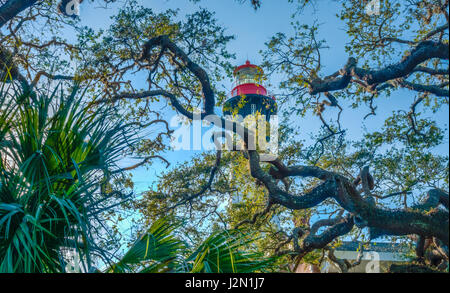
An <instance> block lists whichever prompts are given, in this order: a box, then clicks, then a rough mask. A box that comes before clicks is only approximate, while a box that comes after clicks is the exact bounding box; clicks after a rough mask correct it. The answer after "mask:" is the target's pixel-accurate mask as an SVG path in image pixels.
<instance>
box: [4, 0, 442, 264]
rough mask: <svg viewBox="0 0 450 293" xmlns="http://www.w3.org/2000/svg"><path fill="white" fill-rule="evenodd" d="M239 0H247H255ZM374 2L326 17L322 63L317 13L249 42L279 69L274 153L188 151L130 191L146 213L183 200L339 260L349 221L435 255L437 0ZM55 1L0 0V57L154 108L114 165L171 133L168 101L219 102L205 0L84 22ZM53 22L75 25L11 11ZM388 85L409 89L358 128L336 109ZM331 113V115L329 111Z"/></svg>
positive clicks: (11, 71)
mask: <svg viewBox="0 0 450 293" xmlns="http://www.w3.org/2000/svg"><path fill="white" fill-rule="evenodd" d="M105 2H111V1H105ZM291 2H295V4H296V5H299V8H300V9H299V10H297V13H298V14H297V15H296V17H298V16H299V15H301V12H302V10H301V9H302V8H303V7H305V5H307V4H309V3H310V2H313V1H291ZM251 4H252V5H254V7H255V8H258V7H260V6H261V5H264V1H251ZM313 4H314V3H313ZM380 4H381V5H380V11H379V13H375V14H370V15H369V14H367V11H366V9H365V8H366V5H367V3H366V1H356V0H355V1H342V9H341V10H340V12H339V17H340V18H341V20H342V21H343V22H344V23H345V24H346V30H347V35H348V44H347V47H346V51H347V53H348V55H349V56H350V57H349V58H348V60H342V64H343V66H342V68H337V69H336V71H335V73H332V74H329V73H325V72H324V70H323V67H324V66H323V64H322V63H321V54H324V50H326V43H325V41H324V40H321V39H319V38H318V35H319V32H320V26H318V25H314V26H307V25H303V24H301V20H299V22H298V23H296V24H295V25H294V29H295V34H294V35H293V36H287V35H285V34H283V33H279V34H277V35H276V36H274V37H273V38H272V39H271V40H270V41H269V42H268V43H267V50H265V51H264V52H262V54H263V57H264V58H265V59H266V60H267V62H266V63H265V67H266V71H267V72H281V73H282V74H283V75H284V77H285V79H284V81H283V82H282V83H281V84H280V89H281V90H283V91H284V92H285V94H286V95H285V98H283V99H279V103H280V106H281V109H282V112H283V113H285V115H284V117H283V123H282V139H281V143H282V145H281V151H280V156H279V158H278V159H277V160H275V161H272V162H269V163H261V162H260V160H259V154H258V152H257V151H252V150H244V151H242V152H235V153H221V152H219V153H215V154H214V153H213V154H206V155H204V156H201V157H199V158H197V159H195V160H194V161H193V162H190V163H186V164H184V165H182V166H180V168H177V169H176V170H174V171H172V172H170V173H167V174H166V175H164V177H163V178H162V181H161V183H160V185H159V188H158V190H157V191H149V192H148V193H147V194H146V196H145V197H144V200H143V201H141V202H140V203H139V207H140V208H141V209H142V211H143V212H144V214H146V215H147V217H148V218H149V219H154V218H155V217H156V216H157V215H158V214H161V213H169V212H171V213H173V214H174V215H178V216H180V215H183V216H186V217H188V218H189V216H191V215H192V218H193V219H195V220H196V221H197V222H193V223H209V222H211V223H213V224H214V225H217V226H218V225H224V226H227V227H228V228H230V227H235V226H243V225H245V226H248V227H249V228H250V229H255V230H258V231H259V232H261V233H263V234H262V235H265V236H267V235H270V237H267V240H265V241H261V242H260V243H261V244H260V245H261V249H266V250H267V251H270V252H271V253H274V254H277V255H292V256H294V257H296V259H297V261H302V260H303V261H305V260H306V261H309V259H308V258H309V257H310V256H311V254H314V256H313V259H314V260H311V261H317V260H320V259H321V258H323V257H321V256H320V254H319V255H317V252H318V251H323V255H324V256H325V255H327V256H328V258H329V259H330V260H332V261H335V262H336V263H337V264H338V265H339V266H340V268H341V270H342V271H347V270H348V269H349V268H350V267H351V266H353V265H355V264H357V262H356V263H348V262H345V261H343V260H339V259H336V258H335V257H334V254H333V249H334V247H335V244H336V240H337V239H342V236H345V235H350V234H351V235H353V236H354V237H356V239H361V236H360V233H361V232H362V231H368V235H367V236H366V238H365V239H366V240H370V239H376V238H378V237H381V236H388V237H406V236H408V237H410V238H413V239H414V240H415V241H417V245H416V254H417V259H418V260H419V261H425V262H426V264H427V265H430V266H431V265H434V266H435V267H437V268H439V269H445V267H446V266H448V237H449V236H448V219H449V215H448V156H445V157H444V156H440V155H436V153H435V152H434V151H433V148H434V147H436V146H439V145H442V144H443V143H444V141H445V139H448V137H446V133H445V131H444V130H443V129H442V125H440V123H439V122H440V121H436V119H434V118H429V116H427V113H430V112H431V113H439V112H443V111H444V112H445V111H448V96H449V92H448V59H449V55H448V54H449V53H448V1H438V0H426V1H425V0H424V1H395V0H391V1H381V3H380ZM83 5H85V3H83ZM57 6H58V3H56V2H53V1H45V2H40V1H5V4H3V5H2V6H1V7H0V16H1V19H2V23H0V24H1V29H2V40H4V41H2V47H1V52H0V53H1V56H0V57H1V59H2V64H3V67H2V69H1V71H0V72H3V73H2V74H3V75H2V76H5V77H6V76H7V75H8V76H9V77H10V79H12V80H13V81H14V82H19V83H21V84H23V86H24V87H25V88H28V89H30V90H32V88H33V87H34V86H35V85H36V84H37V83H38V82H42V81H41V77H46V78H47V79H49V80H67V81H76V82H77V83H79V84H80V86H85V87H87V88H88V89H89V91H91V93H93V95H92V96H94V97H96V98H95V99H94V100H93V101H92V107H101V106H102V104H104V103H120V105H122V106H124V109H127V111H124V114H123V115H124V117H125V118H126V119H127V121H129V123H132V124H134V125H135V126H136V127H137V128H142V129H148V128H149V127H151V126H154V125H156V124H158V125H159V124H161V125H162V128H160V129H158V131H156V135H154V136H153V137H151V138H143V139H142V140H141V142H140V143H139V144H138V145H137V146H130V148H129V149H128V150H127V151H128V153H129V154H130V153H131V154H134V155H138V156H139V157H140V158H141V161H139V162H137V163H136V164H134V165H132V166H129V167H126V168H124V169H123V170H121V171H129V170H132V169H135V168H137V167H140V166H144V165H146V166H150V164H151V162H152V160H154V159H161V160H164V157H163V156H161V151H164V150H167V139H166V137H168V136H170V134H171V130H170V128H169V127H168V123H167V120H168V117H165V115H167V112H165V111H164V110H163V108H164V106H165V105H166V104H170V105H171V106H172V107H173V108H174V110H175V111H177V112H178V113H180V114H182V115H184V116H185V117H186V118H188V119H192V118H193V110H194V107H197V108H201V111H202V112H201V116H202V117H203V118H205V119H209V118H208V115H214V114H215V106H219V105H221V103H222V102H223V99H224V97H225V95H224V93H223V92H221V91H220V88H219V87H218V84H219V82H220V80H221V79H222V78H223V77H224V76H226V75H227V74H229V73H230V69H231V66H230V64H229V59H230V58H232V57H233V55H232V54H230V53H229V52H228V51H227V50H226V44H227V42H228V41H229V40H231V39H232V37H231V36H227V35H226V34H225V31H224V29H223V28H222V27H220V26H219V25H218V24H217V23H216V20H215V19H214V17H213V14H211V13H210V12H208V11H206V10H200V11H198V12H196V13H194V14H192V15H190V16H186V18H185V20H184V21H177V20H175V19H176V15H177V12H176V11H166V12H163V13H159V14H157V13H154V12H153V11H151V10H150V9H144V8H142V7H139V6H138V5H136V4H135V3H134V2H132V3H131V4H130V5H128V6H125V7H123V8H121V9H120V11H119V12H118V14H117V15H116V16H115V17H114V18H113V24H112V25H111V26H110V27H109V28H108V29H106V30H104V31H94V30H93V29H90V28H85V27H81V26H80V25H79V24H78V23H77V20H76V19H72V18H67V17H65V16H64V15H62V14H57V13H56V11H57ZM19 13H20V14H19ZM56 18H57V19H56ZM53 22H55V23H57V24H60V25H62V24H63V25H68V26H70V27H71V28H74V29H75V31H76V33H77V38H78V41H77V42H76V43H75V44H69V43H68V42H67V41H63V40H59V39H58V38H56V39H51V40H48V41H46V42H42V40H40V39H39V38H36V37H33V33H31V35H30V32H32V31H31V27H30V28H29V29H28V28H25V27H24V25H25V24H27V23H33V24H35V23H38V24H42V25H43V26H44V27H45V26H47V25H51V24H52V23H53ZM5 41H6V42H5ZM5 44H6V45H5ZM50 47H51V48H55V50H56V48H57V49H58V50H61V51H60V54H57V53H56V52H50V51H49V48H50ZM55 56H58V58H61V59H60V60H58V59H55ZM68 59H70V60H71V62H74V63H76V64H77V69H78V70H74V68H73V67H72V64H69V62H68ZM41 67H42V68H41ZM399 90H408V93H407V95H408V96H410V99H411V106H410V107H409V109H406V110H405V109H398V111H396V112H395V113H393V114H392V115H391V116H390V117H389V116H388V117H385V118H384V124H383V125H380V127H379V128H378V129H377V131H371V132H369V131H366V132H365V133H363V137H362V138H360V139H357V140H355V139H354V138H352V137H347V136H346V128H345V125H342V123H341V119H340V117H341V115H342V113H346V115H351V113H352V111H362V109H367V116H366V118H365V119H371V118H372V117H373V115H377V114H378V112H379V111H377V102H378V101H380V99H387V98H390V96H391V95H392V96H393V95H394V93H395V92H396V91H399ZM161 98H162V99H163V100H164V102H162V101H161V100H160V99H161ZM283 107H284V109H285V110H283ZM328 113H336V116H335V117H333V118H334V119H331V120H330V118H329V117H328V116H326V115H327V114H328ZM308 115H309V117H316V119H318V121H320V122H321V123H322V124H323V127H322V130H321V131H320V132H319V133H316V134H315V135H314V137H313V142H312V143H311V140H310V139H308V140H306V139H305V137H300V136H299V135H300V134H302V133H300V132H299V131H298V125H296V124H295V121H298V118H299V117H305V116H308ZM219 119H221V120H222V121H223V122H224V121H225V120H224V118H222V117H219ZM236 127H237V128H239V127H241V126H239V125H236ZM242 130H243V131H244V132H245V133H248V129H242ZM247 137H248V136H247ZM229 166H231V167H229ZM231 176H234V178H233V180H230V177H231ZM230 195H232V196H235V195H240V196H243V204H244V205H243V206H241V208H239V207H236V208H233V209H232V210H229V212H227V213H224V212H223V211H222V210H220V207H221V203H222V205H223V201H224V200H225V201H226V200H227V199H228V198H229V197H230ZM254 203H256V204H254ZM274 214H278V217H279V218H281V224H280V226H279V227H278V225H276V224H274V221H272V222H270V221H269V219H271V218H272V215H274ZM205 219H208V221H209V222H208V221H205ZM196 227H199V228H201V226H198V225H197V226H196V225H194V224H192V225H189V224H188V225H187V226H186V229H188V230H189V231H190V232H194V230H195V229H196ZM200 232H201V231H200ZM198 235H199V234H198ZM199 237H201V235H199ZM430 255H431V256H432V257H431V258H430V257H428V256H430Z"/></svg>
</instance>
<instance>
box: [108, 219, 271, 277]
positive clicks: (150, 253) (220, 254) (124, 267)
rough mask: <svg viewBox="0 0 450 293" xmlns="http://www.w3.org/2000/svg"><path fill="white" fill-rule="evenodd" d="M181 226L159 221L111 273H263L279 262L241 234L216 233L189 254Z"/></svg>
mask: <svg viewBox="0 0 450 293" xmlns="http://www.w3.org/2000/svg"><path fill="white" fill-rule="evenodd" d="M178 225H179V224H171V223H170V221H169V220H168V219H160V220H158V221H157V222H155V223H154V224H153V225H152V226H151V227H150V229H149V231H148V232H147V233H146V234H144V235H143V236H142V237H141V238H139V240H137V241H136V242H135V243H134V245H133V246H132V247H131V248H130V249H129V250H128V251H127V252H126V253H125V255H124V256H123V257H122V259H121V260H120V261H119V262H118V263H116V264H115V265H114V266H112V267H111V268H109V269H108V270H107V272H116V273H117V272H122V273H123V272H141V273H155V272H190V273H249V272H256V271H263V270H264V269H265V268H267V267H269V266H270V265H271V264H272V263H273V262H274V261H275V258H267V257H264V255H262V254H261V253H256V252H254V249H252V247H251V244H252V242H253V241H254V240H255V239H252V237H251V236H250V235H245V234H243V233H242V231H240V230H232V231H217V232H215V233H212V234H211V236H210V237H208V238H207V239H206V240H205V241H204V242H203V243H202V244H201V245H199V246H198V248H197V249H194V251H193V252H189V249H188V247H186V246H185V245H184V244H183V242H182V241H180V240H179V239H178V238H177V237H176V236H175V235H176V234H175V232H176V228H177V226H178ZM185 255H188V256H187V257H185Z"/></svg>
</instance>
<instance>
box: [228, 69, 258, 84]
mask: <svg viewBox="0 0 450 293" xmlns="http://www.w3.org/2000/svg"><path fill="white" fill-rule="evenodd" d="M260 71H261V70H260V69H259V68H255V67H246V68H242V69H240V70H239V71H237V72H236V74H235V77H236V85H241V84H247V83H256V84H261V83H262V72H260Z"/></svg>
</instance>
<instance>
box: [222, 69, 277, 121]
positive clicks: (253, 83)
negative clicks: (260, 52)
mask: <svg viewBox="0 0 450 293" xmlns="http://www.w3.org/2000/svg"><path fill="white" fill-rule="evenodd" d="M233 75H234V78H235V87H234V88H233V89H232V90H231V98H230V99H229V100H227V101H226V102H225V104H224V106H223V114H224V115H232V113H236V110H237V113H238V114H239V115H241V116H242V117H243V118H245V117H246V116H248V115H252V114H255V112H256V111H258V112H259V113H260V114H262V115H265V116H266V119H267V120H269V119H270V116H271V115H275V114H276V111H277V107H276V103H275V99H274V98H272V97H269V96H268V94H267V90H266V88H265V87H264V86H262V83H263V80H264V72H263V70H262V69H261V67H259V66H257V65H254V64H251V63H250V61H247V62H245V64H244V65H241V66H238V67H236V69H235V70H234V72H233Z"/></svg>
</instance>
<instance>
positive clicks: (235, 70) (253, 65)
mask: <svg viewBox="0 0 450 293" xmlns="http://www.w3.org/2000/svg"><path fill="white" fill-rule="evenodd" d="M249 67H251V68H257V69H258V71H261V72H263V71H262V68H261V67H259V66H258V65H255V64H251V63H250V61H248V60H247V61H245V64H244V65H241V66H238V67H236V68H235V69H234V71H233V74H235V73H236V72H237V71H239V70H241V69H243V68H249Z"/></svg>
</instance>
